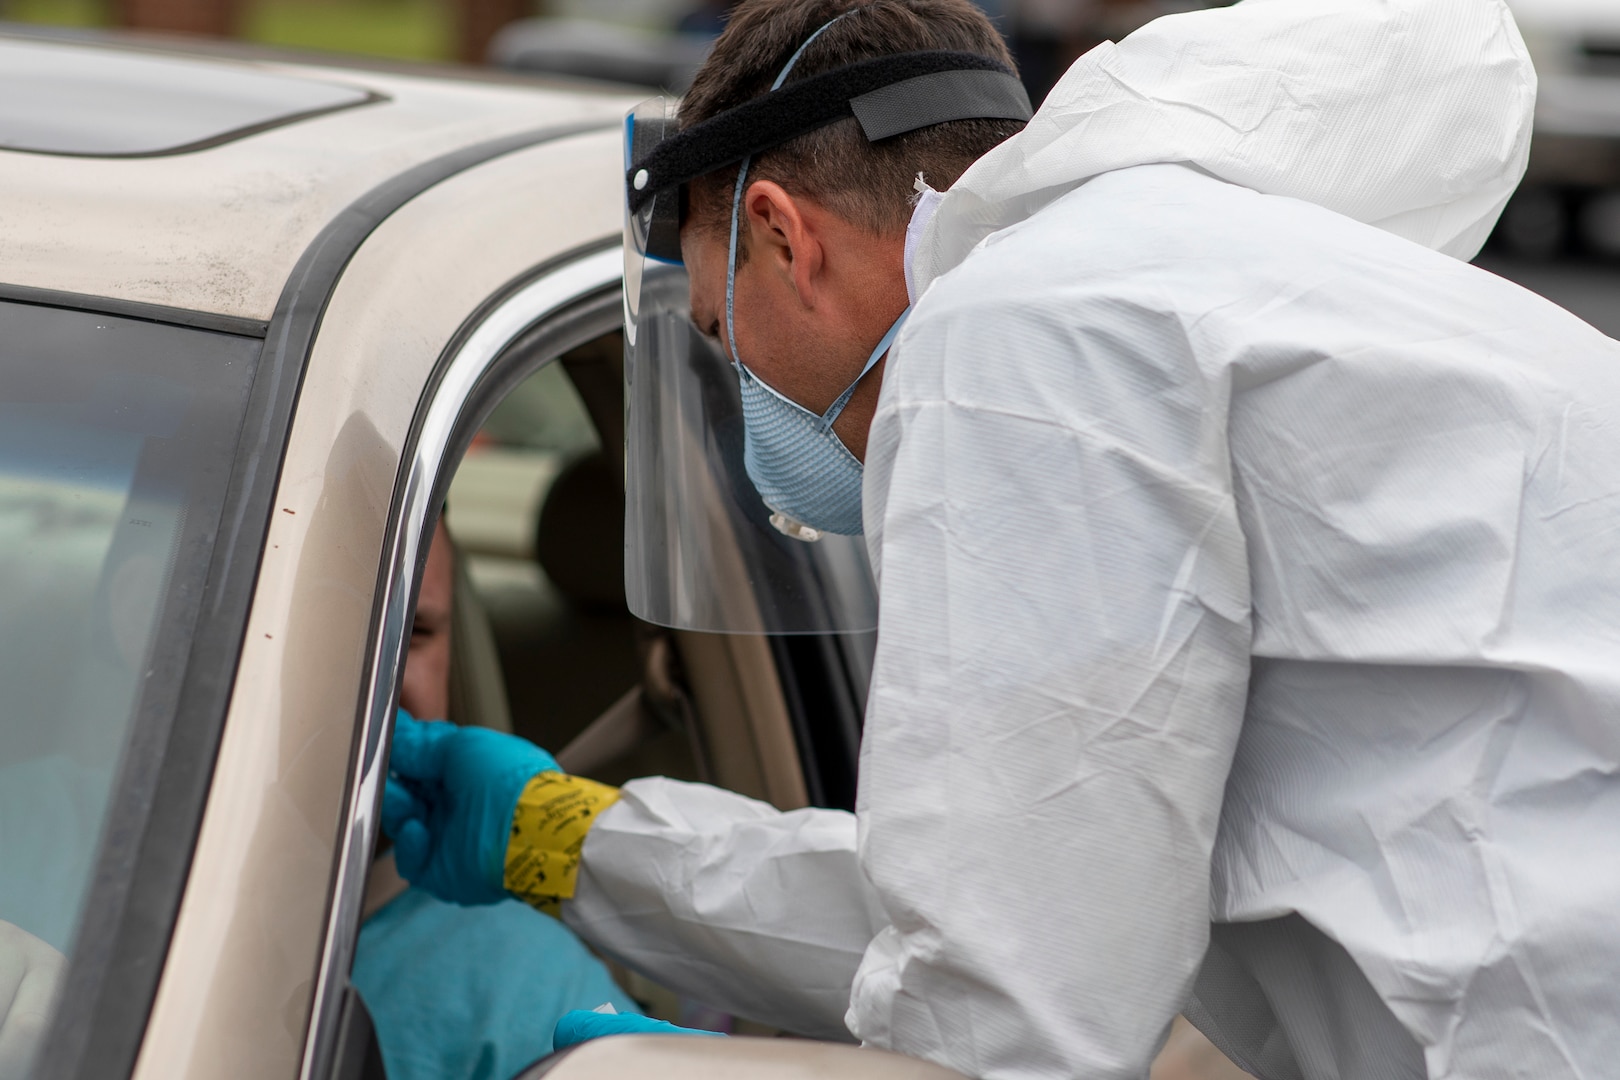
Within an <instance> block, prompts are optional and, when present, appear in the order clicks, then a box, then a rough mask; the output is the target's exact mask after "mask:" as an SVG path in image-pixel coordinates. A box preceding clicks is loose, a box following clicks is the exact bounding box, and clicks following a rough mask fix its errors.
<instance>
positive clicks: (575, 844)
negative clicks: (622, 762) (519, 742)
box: [505, 772, 619, 915]
mask: <svg viewBox="0 0 1620 1080" xmlns="http://www.w3.org/2000/svg"><path fill="white" fill-rule="evenodd" d="M618 798H619V789H618V788H616V787H609V786H608V785H607V784H598V783H597V782H596V781H595V780H587V779H585V778H584V777H583V776H569V775H568V774H567V773H560V772H543V773H540V774H539V775H538V776H536V777H534V778H533V779H532V780H530V781H529V783H528V785H527V786H525V787H524V789H523V794H522V795H519V796H518V802H517V810H516V812H514V813H513V814H512V837H511V839H509V840H508V841H507V842H506V881H505V884H506V888H507V891H508V892H510V893H512V894H513V895H514V896H517V897H518V898H520V899H522V900H526V901H528V902H529V903H530V904H532V905H534V906H535V907H537V908H539V909H540V910H541V911H544V912H546V913H547V914H548V915H555V914H557V911H558V909H559V908H560V907H561V906H562V902H563V901H564V900H567V899H568V898H569V897H571V896H573V895H574V885H575V883H576V882H577V881H578V880H579V852H580V849H581V848H582V847H584V846H585V834H586V833H587V832H589V831H590V828H591V825H592V823H594V822H595V821H596V816H597V815H598V814H600V813H601V812H602V811H603V810H606V809H607V808H608V807H610V806H612V805H613V804H614V803H615V802H617V801H618Z"/></svg>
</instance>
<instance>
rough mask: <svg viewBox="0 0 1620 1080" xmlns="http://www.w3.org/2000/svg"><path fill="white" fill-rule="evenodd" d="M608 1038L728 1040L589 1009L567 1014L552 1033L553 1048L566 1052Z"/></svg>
mask: <svg viewBox="0 0 1620 1080" xmlns="http://www.w3.org/2000/svg"><path fill="white" fill-rule="evenodd" d="M607 1035H714V1036H716V1037H717V1038H725V1036H724V1035H722V1034H721V1033H720V1032H718V1031H703V1030H701V1029H699V1028H683V1027H676V1026H675V1025H674V1024H672V1023H670V1022H669V1021H668V1020H654V1019H653V1018H652V1017H650V1016H637V1015H636V1014H635V1013H600V1012H592V1011H590V1010H589V1009H575V1010H574V1011H573V1012H565V1013H563V1015H562V1019H561V1020H558V1021H557V1027H556V1030H554V1031H553V1032H552V1033H551V1048H552V1049H553V1050H566V1049H567V1048H568V1047H570V1046H573V1045H575V1044H576V1043H582V1042H589V1041H590V1040H592V1039H600V1038H602V1037H604V1036H607Z"/></svg>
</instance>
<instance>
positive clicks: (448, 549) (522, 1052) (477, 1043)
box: [0, 521, 640, 1080]
mask: <svg viewBox="0 0 1620 1080" xmlns="http://www.w3.org/2000/svg"><path fill="white" fill-rule="evenodd" d="M455 557H456V555H455V549H454V542H453V541H452V540H451V538H450V533H449V530H448V529H447V528H446V527H445V525H444V523H443V522H442V521H441V522H440V524H439V526H438V528H437V529H436V531H435V532H434V534H433V544H432V547H431V549H430V550H429V553H428V560H427V565H426V567H425V569H424V571H423V575H422V586H421V593H420V596H419V598H418V600H417V605H416V621H415V623H414V624H413V625H412V628H411V642H410V650H409V653H408V656H407V659H406V663H405V670H404V673H403V676H402V678H401V680H400V697H399V703H400V707H401V708H402V709H404V710H406V711H407V712H408V713H410V714H412V715H415V716H421V717H426V718H431V719H433V720H434V721H436V722H440V723H444V720H443V718H444V717H445V716H446V714H447V713H448V712H449V701H450V695H449V686H450V650H451V642H452V627H451V612H452V608H453V604H454V600H455V586H456V576H455V572H454V570H455ZM444 726H446V727H448V726H449V724H448V723H444ZM387 857H388V856H387V853H384V855H383V858H385V859H386V858H387ZM379 877H381V878H382V879H383V880H386V875H378V874H376V873H374V874H373V877H372V880H373V882H376V881H377V880H379ZM351 978H352V980H353V982H354V985H355V988H356V989H357V990H358V991H359V992H360V996H361V998H362V1000H364V1001H365V1003H366V1007H367V1009H368V1010H369V1011H370V1012H371V1016H372V1021H373V1023H374V1025H375V1027H376V1031H377V1039H378V1042H379V1043H380V1045H381V1047H382V1055H383V1063H384V1065H385V1066H386V1068H387V1070H388V1076H389V1078H390V1080H475V1078H476V1080H502V1078H504V1077H507V1076H511V1075H514V1074H515V1073H517V1072H518V1070H520V1069H521V1068H523V1067H524V1066H526V1065H528V1064H530V1063H531V1062H533V1061H535V1060H537V1059H539V1058H541V1057H543V1056H544V1055H546V1054H547V1053H549V1052H550V1051H551V1035H552V1029H553V1026H554V1025H555V1023H556V1021H557V1019H558V1017H560V1016H561V1015H563V1014H564V1013H566V1012H568V1011H569V1010H571V1009H593V1008H597V1007H599V1006H601V1005H603V1004H604V1003H610V1004H612V1005H613V1006H614V1008H615V1009H617V1010H618V1011H619V1013H621V1014H626V1015H630V1014H635V1013H638V1012H639V1011H640V1010H639V1008H638V1007H637V1005H636V1004H635V1002H634V1001H633V1000H631V999H630V997H629V996H628V995H626V994H625V993H624V991H623V990H621V989H620V988H619V987H618V985H617V984H615V983H614V981H613V979H612V976H610V975H609V974H608V971H607V969H606V967H604V966H603V964H602V963H601V961H599V960H597V959H596V957H594V956H592V955H591V953H590V952H589V951H588V950H587V949H586V948H585V946H584V945H583V944H582V943H581V942H580V940H579V939H578V938H577V937H576V936H575V935H574V934H573V932H572V931H570V930H568V929H567V928H566V927H564V926H563V925H562V924H561V923H559V922H557V921H556V920H555V919H551V918H547V917H546V916H544V915H542V914H540V913H539V912H537V911H535V910H534V909H533V908H531V907H529V906H528V905H527V904H524V903H522V902H520V901H517V900H508V901H506V902H504V903H497V904H491V905H485V906H479V907H464V906H462V905H459V904H454V903H447V902H445V901H443V900H438V899H435V898H434V897H433V896H432V895H431V894H430V893H428V892H427V891H426V890H424V889H420V888H406V889H403V891H401V892H400V894H399V895H397V896H395V897H394V898H393V899H391V900H389V901H388V902H387V903H386V904H385V905H384V906H382V907H381V909H380V910H378V911H376V912H375V913H374V914H371V915H370V917H369V918H367V919H366V921H365V923H364V924H363V925H362V927H361V929H360V940H359V945H358V947H357V950H356V953H355V961H354V970H353V974H352V976H351ZM0 1048H3V1043H0Z"/></svg>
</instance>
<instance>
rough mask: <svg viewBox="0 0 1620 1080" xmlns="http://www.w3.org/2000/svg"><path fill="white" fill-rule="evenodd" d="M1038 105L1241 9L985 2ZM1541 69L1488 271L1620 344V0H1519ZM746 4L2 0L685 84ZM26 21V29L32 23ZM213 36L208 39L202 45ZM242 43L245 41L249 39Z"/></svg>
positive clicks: (15, 23)
mask: <svg viewBox="0 0 1620 1080" xmlns="http://www.w3.org/2000/svg"><path fill="white" fill-rule="evenodd" d="M979 2H980V6H982V7H983V8H984V9H985V10H986V12H987V13H988V14H990V15H991V17H992V18H994V19H995V20H996V22H997V24H998V25H999V26H1000V27H1001V29H1002V31H1003V33H1005V34H1006V36H1007V40H1008V42H1009V43H1010V45H1011V46H1012V49H1013V53H1014V55H1015V56H1016V57H1017V59H1018V63H1019V66H1020V68H1021V71H1022V74H1023V76H1024V81H1025V83H1026V84H1027V85H1028V87H1029V90H1030V96H1031V98H1032V100H1034V101H1036V102H1039V101H1040V100H1041V99H1042V98H1043V97H1044V96H1045V94H1046V92H1047V90H1049V89H1050V88H1051V86H1052V84H1053V83H1054V82H1056V81H1057V79H1058V78H1059V77H1060V76H1061V75H1062V73H1063V72H1064V70H1065V69H1066V68H1067V67H1068V65H1069V64H1070V63H1072V62H1073V61H1074V59H1075V58H1077V57H1078V56H1080V55H1081V54H1082V53H1084V52H1085V51H1087V50H1088V49H1090V48H1091V47H1093V46H1094V45H1096V44H1097V43H1099V42H1101V41H1104V40H1110V39H1112V40H1117V39H1119V38H1121V37H1123V36H1124V35H1126V34H1128V33H1130V32H1131V31H1132V30H1134V29H1136V28H1137V27H1138V26H1141V25H1142V24H1144V23H1146V22H1148V21H1150V20H1152V19H1154V18H1157V17H1158V16H1160V15H1165V14H1169V13H1172V12H1176V11H1185V10H1190V9H1193V8H1198V7H1210V6H1217V5H1219V4H1221V3H1224V2H1227V0H979ZM1509 4H1510V6H1511V7H1512V8H1513V10H1514V13H1515V15H1516V16H1517V18H1518V21H1519V27H1520V29H1521V31H1522V32H1523V34H1524V37H1525V41H1526V43H1527V44H1528V46H1529V47H1530V51H1531V54H1532V56H1533V57H1534V58H1535V62H1536V69H1537V71H1538V72H1539V73H1540V76H1541V92H1540V99H1539V102H1538V108H1537V118H1536V135H1535V140H1534V144H1533V148H1532V153H1531V162H1530V170H1529V174H1528V175H1527V176H1526V178H1525V181H1524V184H1523V186H1522V187H1521V188H1520V190H1519V193H1518V195H1517V196H1516V197H1515V198H1514V200H1513V201H1512V203H1511V204H1510V205H1509V206H1508V208H1507V211H1506V212H1505V213H1504V214H1503V216H1502V221H1501V224H1500V226H1499V227H1498V228H1497V230H1496V234H1495V235H1494V236H1493V237H1492V239H1491V243H1490V245H1489V246H1488V247H1487V249H1486V252H1485V253H1484V254H1483V255H1482V256H1481V257H1480V259H1479V262H1480V263H1481V264H1482V265H1484V266H1486V267H1488V268H1489V269H1492V270H1494V271H1496V272H1497V273H1500V274H1503V275H1504V276H1507V277H1510V278H1513V279H1514V280H1517V281H1519V282H1521V283H1522V284H1525V285H1527V286H1529V287H1530V288H1532V289H1535V290H1536V291H1538V292H1541V293H1543V294H1544V295H1546V296H1549V297H1550V298H1552V299H1553V300H1555V301H1557V302H1558V303H1560V304H1562V305H1563V306H1565V307H1567V308H1569V309H1570V310H1572V311H1574V312H1575V313H1576V314H1577V315H1580V316H1581V317H1582V318H1584V319H1586V320H1587V321H1588V322H1591V323H1593V324H1594V325H1596V326H1598V327H1599V328H1600V329H1602V330H1604V331H1605V332H1606V333H1608V334H1610V335H1611V336H1620V0H1509ZM730 6H731V0H0V27H4V26H5V24H7V23H9V24H11V26H12V29H22V28H23V27H24V26H26V27H31V28H32V29H33V30H34V31H35V32H41V31H43V32H47V33H49V32H52V31H51V30H50V29H49V28H59V30H60V32H64V33H73V32H74V31H75V30H78V31H83V30H87V29H88V30H92V31H94V30H96V29H103V28H105V29H127V30H134V31H140V32H146V33H158V34H163V35H187V36H190V37H193V38H199V39H214V40H215V41H217V42H220V43H221V44H223V43H226V42H235V43H240V44H245V45H248V46H250V47H251V46H254V45H258V46H273V47H280V48H284V49H285V48H290V49H294V50H314V51H322V52H336V53H346V54H350V55H353V56H357V57H366V58H369V60H370V62H373V63H375V62H378V61H382V62H405V63H413V62H414V63H433V64H446V63H454V64H463V65H478V66H480V67H483V68H485V69H486V70H488V71H490V72H491V73H495V72H499V73H505V74H507V75H512V76H516V77H522V76H524V75H530V76H537V77H557V76H564V77H572V78H587V79H597V80H604V81H610V82H615V83H621V84H635V85H640V86H648V87H659V88H662V89H666V90H670V91H674V92H680V91H681V90H683V89H684V88H685V86H686V85H687V83H688V82H689V81H690V80H691V77H692V73H693V72H694V71H695V70H696V69H697V67H698V65H699V64H701V63H702V61H703V58H704V56H705V55H706V54H707V51H708V48H709V45H710V43H711V42H712V41H713V39H714V36H715V35H716V34H718V33H719V31H720V28H721V27H722V26H723V25H724V23H725V18H726V13H727V11H728V9H729V8H730ZM19 24H21V25H19ZM199 43H201V42H199ZM238 47H239V46H238Z"/></svg>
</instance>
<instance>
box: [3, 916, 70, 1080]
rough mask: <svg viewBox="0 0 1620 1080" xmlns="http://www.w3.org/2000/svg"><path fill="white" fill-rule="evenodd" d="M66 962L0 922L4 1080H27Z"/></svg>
mask: <svg viewBox="0 0 1620 1080" xmlns="http://www.w3.org/2000/svg"><path fill="white" fill-rule="evenodd" d="M66 972H67V957H65V956H63V955H62V954H61V953H59V952H57V951H56V950H55V949H53V948H51V947H50V946H49V945H47V944H45V943H44V942H43V941H41V940H39V938H37V937H35V936H34V935H33V934H30V933H28V931H26V930H23V929H21V928H20V927H16V926H13V925H11V924H10V923H8V922H4V921H0V1080H23V1078H24V1077H26V1076H27V1075H28V1069H29V1067H30V1066H31V1065H32V1064H33V1062H34V1053H35V1051H36V1050H38V1049H39V1044H40V1042H41V1040H43V1039H44V1038H45V1029H46V1025H47V1024H48V1023H49V1022H50V1018H51V1006H52V1005H54V1004H55V1003H56V994H57V991H58V990H59V989H60V988H61V984H62V977H63V975H65V974H66Z"/></svg>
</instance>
